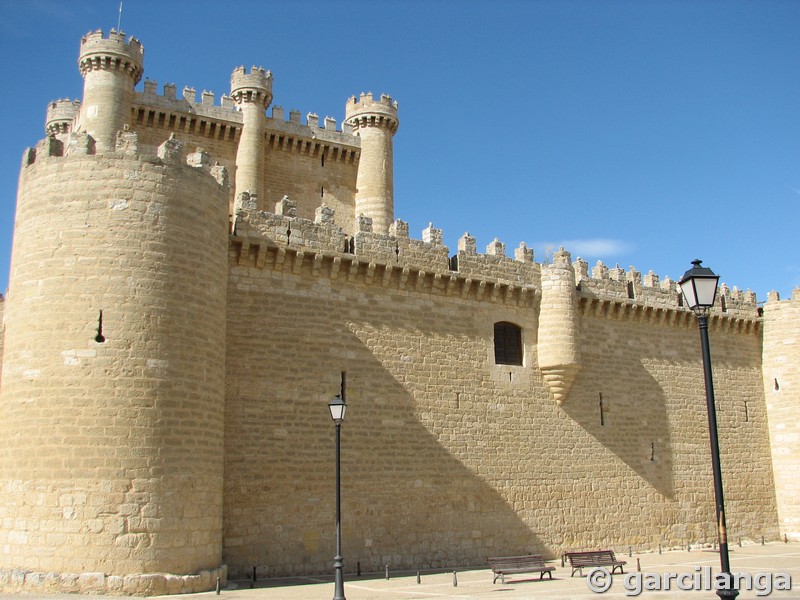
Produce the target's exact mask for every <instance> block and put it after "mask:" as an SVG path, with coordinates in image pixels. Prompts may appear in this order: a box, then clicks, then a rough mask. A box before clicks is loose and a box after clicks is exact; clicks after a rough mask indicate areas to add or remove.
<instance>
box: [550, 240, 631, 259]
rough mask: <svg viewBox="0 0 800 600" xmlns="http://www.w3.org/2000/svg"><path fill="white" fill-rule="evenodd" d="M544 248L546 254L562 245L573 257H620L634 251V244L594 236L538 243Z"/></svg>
mask: <svg viewBox="0 0 800 600" xmlns="http://www.w3.org/2000/svg"><path fill="white" fill-rule="evenodd" d="M537 246H538V247H540V248H543V249H544V250H545V253H546V254H552V252H553V251H555V250H557V249H558V248H560V247H563V248H564V249H565V250H567V251H568V252H569V253H570V254H571V255H572V258H573V259H575V258H577V257H579V256H580V257H582V258H597V259H601V258H606V259H608V258H619V257H620V256H624V255H626V254H629V253H630V252H632V251H633V246H632V245H631V244H629V243H628V242H623V241H622V240H609V239H604V238H592V239H586V240H563V241H561V242H558V243H549V242H542V243H540V244H537Z"/></svg>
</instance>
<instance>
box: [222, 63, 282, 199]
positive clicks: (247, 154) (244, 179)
mask: <svg viewBox="0 0 800 600" xmlns="http://www.w3.org/2000/svg"><path fill="white" fill-rule="evenodd" d="M231 97H232V98H233V100H234V102H236V106H237V107H238V109H239V110H240V111H242V119H243V124H242V135H241V137H240V138H239V146H238V148H237V149H236V186H235V192H234V196H235V197H236V198H238V197H239V195H240V194H241V193H242V192H248V193H250V194H251V195H253V194H256V195H257V196H258V198H261V202H262V203H263V202H264V201H265V199H264V195H263V192H264V176H263V173H264V147H265V145H264V128H265V127H266V123H267V121H266V116H265V111H266V110H267V107H268V106H269V105H270V103H271V102H272V73H270V72H269V71H265V70H264V69H263V68H261V67H252V68H251V69H250V72H249V73H247V72H246V71H245V69H244V67H239V68H237V69H235V70H234V71H233V74H232V75H231Z"/></svg>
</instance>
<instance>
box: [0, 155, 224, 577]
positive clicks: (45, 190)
mask: <svg viewBox="0 0 800 600" xmlns="http://www.w3.org/2000/svg"><path fill="white" fill-rule="evenodd" d="M129 149H130V148H129ZM227 209H228V206H227V192H226V190H224V188H223V187H221V186H220V184H219V183H218V182H217V181H216V180H215V179H214V178H213V177H212V176H211V175H210V174H209V173H207V172H202V169H196V168H192V167H189V166H186V165H178V164H167V163H164V162H163V161H161V160H159V159H157V158H155V157H150V158H144V157H139V156H137V155H135V154H126V153H124V152H119V153H114V154H106V155H103V156H99V155H98V156H94V155H87V154H84V155H70V156H48V155H47V153H46V152H39V153H37V156H36V157H35V161H34V162H33V164H30V165H28V166H26V167H24V168H23V173H22V176H21V180H20V192H19V199H18V210H17V219H18V220H17V229H16V235H15V238H14V246H13V250H12V265H11V282H10V290H11V293H10V295H9V298H8V300H7V303H6V310H5V313H6V314H5V316H6V318H7V325H8V327H7V329H6V336H5V347H4V361H3V369H4V372H3V378H2V412H3V415H4V419H5V421H6V424H7V427H8V435H7V436H5V439H4V442H3V444H2V449H0V473H2V481H0V522H2V525H3V527H2V530H1V532H0V558H1V559H2V566H3V569H4V570H6V571H5V572H6V574H8V572H9V571H8V570H11V572H12V576H10V578H9V577H6V581H4V582H3V585H4V587H5V586H6V585H8V586H10V589H17V588H18V587H20V585H21V583H20V576H19V575H17V576H14V575H13V573H14V571H13V570H14V569H23V571H22V577H23V583H25V585H27V586H28V587H30V586H31V585H33V586H34V588H35V587H36V586H37V585H39V584H41V585H42V586H44V587H43V588H42V589H48V590H50V591H55V590H61V591H71V590H70V589H69V588H70V586H71V585H72V583H70V581H71V579H70V578H69V577H67V578H66V579H63V578H62V577H61V576H60V575H58V576H55V580H54V579H53V577H51V576H49V575H47V574H52V573H56V574H62V575H63V574H73V575H74V576H75V577H79V576H81V574H85V573H96V572H100V573H101V574H105V576H119V577H123V576H124V577H132V578H133V579H132V580H131V581H129V582H128V583H127V584H126V585H124V586H123V587H124V590H125V591H126V593H143V592H146V591H148V590H151V589H155V590H158V589H162V588H163V589H166V588H165V587H163V586H162V587H159V586H158V585H156V586H155V587H153V586H154V585H155V584H153V583H152V582H151V581H150V580H151V579H152V577H151V574H153V573H172V574H175V575H176V576H178V577H179V578H180V576H182V575H196V574H197V573H198V572H199V571H201V570H209V569H212V570H219V569H220V568H221V552H222V536H221V528H222V504H223V499H222V474H223V473H222V428H221V423H222V417H223V408H222V402H221V399H222V397H223V381H224V356H225V345H224V341H225V339H224V327H225V314H226V310H225V293H226V291H225V288H226V284H225V281H226V268H225V256H226V246H227V229H228V218H227V213H228V211H227ZM209 572H210V571H209ZM218 573H220V574H224V570H223V571H218ZM4 577H5V576H4ZM48 577H49V579H48ZM28 579H30V580H31V581H30V582H28V581H27V580H28ZM45 579H47V582H46V583H45V581H44V580H45ZM210 579H211V576H210V575H208V576H207V577H206V578H205V580H204V581H206V583H207V580H210ZM192 581H194V583H197V581H196V580H192ZM73 583H74V582H73ZM102 583H103V585H104V586H106V587H107V588H108V590H107V591H110V590H112V588H113V589H114V590H116V586H117V584H118V583H119V582H118V581H117V580H108V579H103V580H102ZM185 583H186V582H184V583H181V584H180V585H177V584H175V585H172V587H171V589H176V586H177V588H179V589H184V590H191V589H195V590H196V589H197V588H192V587H191V585H188V584H186V587H184V584H185ZM194 583H193V584H192V585H194ZM93 585H94V584H93ZM98 585H99V583H98ZM163 585H166V583H164V584H163ZM212 585H213V584H212ZM209 587H211V586H210V585H207V586H206V588H205V589H208V588H209ZM6 589H9V588H6ZM116 591H119V590H116Z"/></svg>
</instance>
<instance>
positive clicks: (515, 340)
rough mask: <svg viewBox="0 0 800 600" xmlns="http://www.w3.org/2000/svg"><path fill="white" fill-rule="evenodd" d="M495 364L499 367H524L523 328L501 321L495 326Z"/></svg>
mask: <svg viewBox="0 0 800 600" xmlns="http://www.w3.org/2000/svg"><path fill="white" fill-rule="evenodd" d="M494 362H495V364H498V365H522V328H521V327H519V326H518V325H514V323H508V322H506V321H500V322H498V323H495V324H494Z"/></svg>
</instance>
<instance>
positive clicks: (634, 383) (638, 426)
mask: <svg viewBox="0 0 800 600" xmlns="http://www.w3.org/2000/svg"><path fill="white" fill-rule="evenodd" d="M583 358H584V364H583V366H582V368H581V371H580V372H579V373H578V376H577V378H576V380H575V383H574V384H573V387H572V390H571V392H570V396H569V398H568V399H567V401H566V402H564V403H563V404H562V406H561V408H562V409H564V411H565V412H566V413H567V414H568V415H569V416H570V418H571V419H573V420H574V421H575V422H576V423H578V424H579V425H580V426H581V428H582V429H583V430H584V431H586V432H587V433H589V434H590V435H592V436H593V437H594V438H595V439H596V440H597V441H598V442H599V443H600V444H601V445H602V446H603V447H604V448H606V449H607V450H608V451H610V452H611V453H613V455H614V456H615V457H616V458H618V459H619V460H621V461H622V462H624V463H625V464H626V465H627V466H628V467H629V468H630V469H631V471H633V472H634V473H636V474H637V475H638V476H639V477H640V478H641V482H647V484H649V485H650V486H651V487H652V488H653V489H654V490H655V491H656V492H658V494H659V495H660V496H662V497H663V498H665V499H667V500H671V499H673V498H674V495H675V489H674V481H673V472H672V469H673V465H672V452H673V450H672V443H671V434H670V426H669V418H668V414H667V407H666V399H665V396H664V392H663V390H662V389H661V387H660V385H659V384H658V383H657V382H656V380H655V379H654V378H653V377H652V375H651V374H650V373H649V372H648V371H647V369H645V368H644V367H643V366H642V364H641V360H640V358H639V357H635V356H627V357H626V356H618V357H613V358H611V359H609V360H607V359H608V358H609V357H607V356H604V357H602V358H601V357H592V356H591V355H590V356H584V357H583ZM609 370H611V372H618V373H620V374H621V375H620V376H619V377H609V375H608V373H609ZM623 373H624V375H622V374H623ZM599 382H603V383H599ZM575 459H576V460H578V459H580V460H583V461H593V462H595V464H596V467H597V468H598V469H599V470H602V469H603V463H604V461H606V462H607V460H608V458H607V457H606V458H605V459H604V458H603V457H602V456H593V457H591V456H581V457H578V456H576V457H575ZM641 482H640V483H641Z"/></svg>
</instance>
